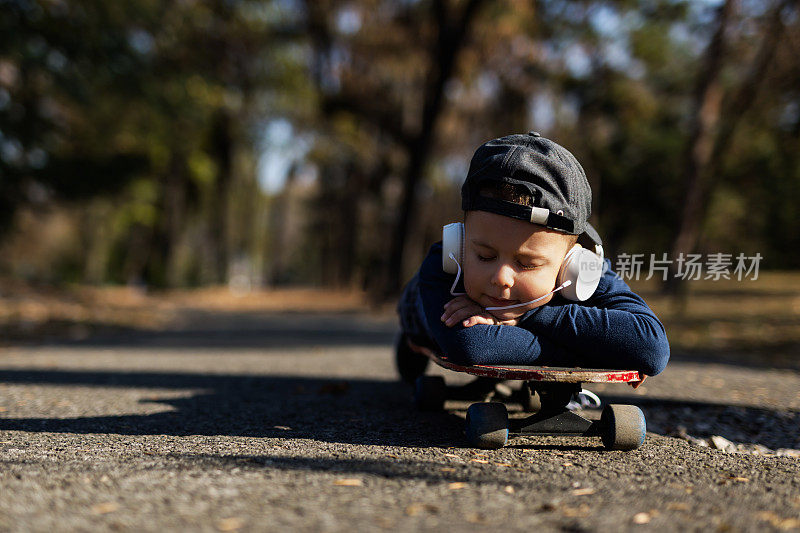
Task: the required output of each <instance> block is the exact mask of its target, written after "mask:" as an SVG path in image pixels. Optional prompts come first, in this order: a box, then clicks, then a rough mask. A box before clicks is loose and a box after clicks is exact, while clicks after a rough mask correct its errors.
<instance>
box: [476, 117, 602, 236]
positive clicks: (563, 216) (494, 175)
mask: <svg viewBox="0 0 800 533" xmlns="http://www.w3.org/2000/svg"><path fill="white" fill-rule="evenodd" d="M498 184H507V185H510V186H511V187H513V188H514V189H516V190H521V192H527V194H528V195H529V196H530V199H531V202H532V204H533V205H532V206H526V205H520V204H517V203H514V202H510V201H507V200H502V199H500V198H495V197H493V196H492V195H489V194H486V193H485V192H484V191H485V190H486V189H487V186H489V187H488V188H489V189H491V186H493V185H498ZM461 208H462V209H463V210H464V211H488V212H490V213H495V214H498V215H503V216H507V217H511V218H517V219H520V220H525V221H528V222H531V223H534V224H540V225H542V226H545V227H547V228H550V229H553V230H556V231H560V232H563V233H566V234H569V235H586V236H587V237H589V239H590V240H591V241H593V242H595V243H596V244H600V236H599V235H598V233H597V231H596V230H595V229H594V228H593V227H592V226H591V225H590V224H589V222H588V219H589V216H590V215H591V213H592V189H591V187H589V181H588V180H587V179H586V173H585V172H584V171H583V167H581V165H580V163H578V160H577V159H575V156H573V155H572V154H571V153H570V152H569V150H567V149H566V148H564V147H563V146H561V145H559V144H557V143H555V142H553V141H551V140H550V139H546V138H544V137H542V136H541V135H540V134H539V133H537V132H535V131H532V132H530V133H527V134H516V135H508V136H506V137H500V138H499V139H494V140H491V141H489V142H487V143H485V144H483V145H481V146H480V147H479V148H478V149H477V150H476V151H475V154H474V155H473V156H472V161H471V162H470V165H469V171H468V172H467V179H466V180H465V181H464V185H463V186H462V187H461Z"/></svg>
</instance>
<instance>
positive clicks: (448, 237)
mask: <svg viewBox="0 0 800 533" xmlns="http://www.w3.org/2000/svg"><path fill="white" fill-rule="evenodd" d="M450 254H453V257H455V258H456V260H457V261H458V263H459V264H461V265H463V264H464V224H462V223H461V222H453V223H452V224H448V225H446V226H444V227H443V228H442V270H444V271H445V272H447V273H448V274H456V273H458V265H456V262H455V261H453V260H452V259H450Z"/></svg>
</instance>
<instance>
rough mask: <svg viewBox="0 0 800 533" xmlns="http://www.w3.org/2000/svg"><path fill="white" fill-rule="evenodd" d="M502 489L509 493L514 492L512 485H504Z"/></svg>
mask: <svg viewBox="0 0 800 533" xmlns="http://www.w3.org/2000/svg"><path fill="white" fill-rule="evenodd" d="M503 490H504V491H506V492H507V493H509V494H514V487H512V486H511V485H506V488H504V489H503Z"/></svg>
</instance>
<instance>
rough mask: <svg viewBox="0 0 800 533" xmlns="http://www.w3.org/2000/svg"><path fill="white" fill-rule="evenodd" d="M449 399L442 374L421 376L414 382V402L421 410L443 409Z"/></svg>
mask: <svg viewBox="0 0 800 533" xmlns="http://www.w3.org/2000/svg"><path fill="white" fill-rule="evenodd" d="M446 399H447V386H446V385H445V384H444V378H443V377H442V376H419V377H418V378H417V380H416V382H415V383H414V404H415V405H416V406H417V409H419V410H420V411H441V410H442V409H444V401H445V400H446Z"/></svg>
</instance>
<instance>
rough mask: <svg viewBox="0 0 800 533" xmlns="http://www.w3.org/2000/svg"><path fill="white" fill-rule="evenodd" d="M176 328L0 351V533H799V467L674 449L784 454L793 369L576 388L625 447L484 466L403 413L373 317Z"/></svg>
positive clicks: (798, 398)
mask: <svg viewBox="0 0 800 533" xmlns="http://www.w3.org/2000/svg"><path fill="white" fill-rule="evenodd" d="M193 319H194V324H195V326H194V327H189V328H182V329H179V330H175V331H169V332H164V333H158V334H152V333H146V334H145V333H136V332H131V333H127V334H122V333H119V334H115V335H113V336H109V337H106V338H91V339H88V340H85V341H81V342H72V343H51V344H47V345H27V346H12V347H6V348H2V349H0V461H1V462H2V463H1V464H0V530H3V531H54V530H93V531H94V530H137V531H138V530H143V531H162V530H165V529H166V530H184V529H191V530H199V531H235V530H241V531H257V530H292V531H294V530H306V531H351V530H382V529H399V530H442V531H444V530H447V531H450V530H455V531H480V530H487V529H495V528H502V529H503V531H532V530H536V531H561V530H567V531H582V530H587V531H608V530H614V531H616V530H649V529H657V530H659V531H661V530H667V531H669V530H675V531H685V530H690V531H691V530H696V531H709V530H711V531H714V530H716V531H763V530H776V531H777V530H791V529H800V459H798V458H795V457H791V456H776V455H774V454H769V455H763V454H751V453H726V452H724V451H720V450H717V449H713V448H704V447H701V446H698V445H696V444H693V443H692V442H691V441H690V440H687V438H690V439H691V438H693V437H696V438H698V439H701V438H708V437H710V436H714V435H718V436H722V437H725V438H727V439H729V440H732V441H734V442H735V443H739V444H742V445H743V446H745V447H746V448H747V449H752V450H755V451H758V450H762V451H763V450H765V449H766V448H769V449H770V450H773V451H774V450H778V449H797V448H800V430H799V429H798V428H799V427H800V395H799V394H798V391H799V390H800V372H798V371H797V370H795V369H783V370H776V369H770V368H763V367H760V366H759V365H758V364H752V365H743V364H742V363H741V362H739V363H737V365H729V364H720V363H713V364H712V363H701V362H693V361H690V360H686V359H685V358H683V359H682V358H681V357H680V354H677V356H676V357H675V359H674V360H673V361H672V362H671V363H670V366H669V367H668V369H667V370H666V371H665V372H664V373H663V374H662V375H661V376H658V377H656V378H653V379H651V380H648V381H647V382H646V383H645V385H644V386H643V387H642V388H640V389H639V390H637V391H633V390H631V389H630V388H628V387H626V386H624V385H618V386H605V387H594V388H593V390H595V391H596V392H599V393H600V394H601V397H603V399H604V400H606V401H615V402H619V401H624V402H628V403H635V404H637V405H639V406H641V407H642V409H643V410H644V411H645V414H646V416H647V419H648V429H649V430H650V431H649V432H648V436H647V440H646V442H645V444H644V446H643V447H642V448H640V449H639V450H636V451H633V452H607V451H604V450H603V449H602V448H601V447H600V441H599V439H583V440H580V439H574V440H568V439H557V438H549V437H539V438H532V437H528V438H519V439H516V440H514V441H512V443H511V445H510V446H508V447H506V448H504V449H502V450H498V451H490V452H485V451H480V450H475V449H471V448H468V447H466V444H465V442H464V440H463V435H462V426H463V416H464V409H465V408H466V407H467V404H466V403H450V404H448V407H450V408H451V409H449V410H448V412H446V413H439V414H423V413H417V412H415V411H414V410H413V409H412V407H411V404H410V389H409V388H408V387H407V386H405V385H404V384H401V383H399V382H398V381H397V380H396V378H395V374H394V368H393V362H392V348H391V343H392V339H393V336H394V331H395V326H394V324H393V322H392V321H391V320H388V319H380V318H374V317H366V316H358V315H329V316H328V315H316V316H314V317H305V316H301V315H289V316H283V317H279V316H269V315H264V316H256V315H239V316H235V315H225V316H197V317H193ZM201 324H202V326H201ZM437 370H438V369H437ZM434 371H436V370H434ZM441 373H442V374H443V375H447V376H448V379H451V380H452V381H458V380H460V379H463V376H459V375H455V374H452V373H450V374H447V373H446V372H445V371H441ZM591 415H592V416H596V415H597V413H591ZM680 435H684V436H687V435H688V436H689V437H686V438H680ZM764 447H766V448H764Z"/></svg>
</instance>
